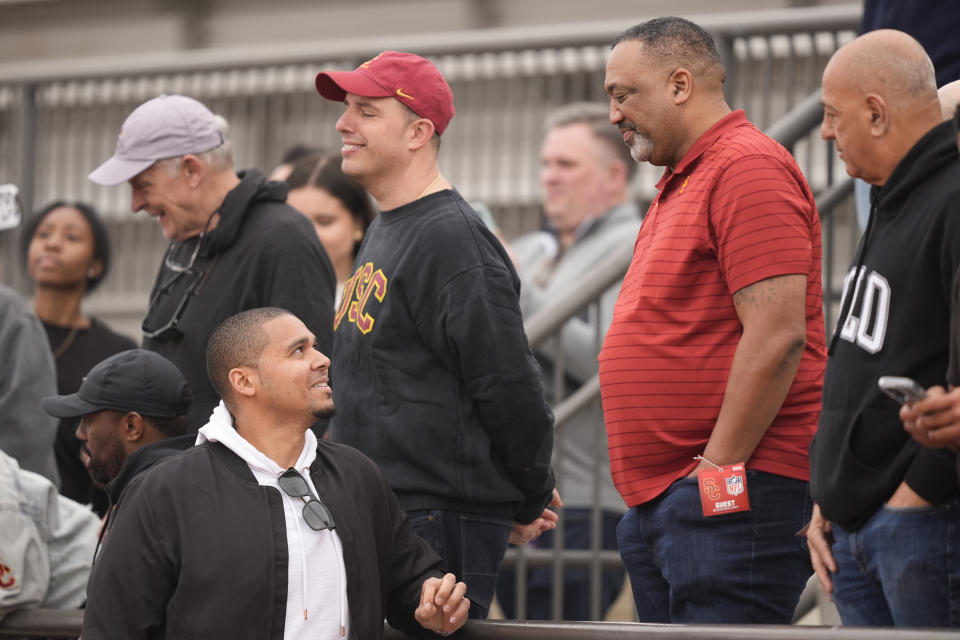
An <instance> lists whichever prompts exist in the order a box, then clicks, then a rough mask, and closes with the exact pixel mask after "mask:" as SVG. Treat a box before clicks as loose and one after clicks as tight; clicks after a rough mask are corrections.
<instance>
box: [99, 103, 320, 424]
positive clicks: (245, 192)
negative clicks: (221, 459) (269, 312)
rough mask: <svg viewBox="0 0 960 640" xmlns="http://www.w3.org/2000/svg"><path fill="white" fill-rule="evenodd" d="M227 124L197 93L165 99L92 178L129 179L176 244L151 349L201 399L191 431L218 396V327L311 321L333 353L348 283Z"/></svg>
mask: <svg viewBox="0 0 960 640" xmlns="http://www.w3.org/2000/svg"><path fill="white" fill-rule="evenodd" d="M225 131H226V123H225V122H224V121H223V119H222V118H219V117H218V116H215V115H214V114H213V113H211V112H210V110H209V109H207V107H205V106H204V105H203V104H202V103H200V102H198V101H197V100H194V99H193V98H188V97H186V96H176V95H172V96H168V95H162V96H159V97H157V98H154V99H152V100H149V101H147V102H145V103H143V104H142V105H140V106H139V107H137V108H136V109H135V110H134V111H133V112H132V113H131V114H130V115H129V116H128V117H127V119H126V121H124V123H123V127H122V128H121V130H120V135H119V136H118V138H117V147H116V151H115V152H114V154H113V156H112V157H111V158H109V159H108V160H107V161H106V162H104V163H103V164H102V165H101V166H100V167H98V168H97V169H96V170H94V171H93V172H92V173H91V174H90V179H91V180H93V181H94V182H96V183H98V184H102V185H116V184H120V183H121V182H129V183H130V186H131V188H132V190H133V192H132V201H131V209H132V210H133V211H134V212H136V211H145V212H147V214H148V215H150V217H152V218H154V219H156V220H157V222H158V223H159V224H160V226H161V227H162V228H163V233H164V235H165V236H166V237H167V238H169V239H170V241H171V242H170V246H169V247H168V248H167V253H166V255H165V256H164V259H163V263H162V265H161V266H160V271H159V273H158V274H157V279H156V281H155V283H154V286H153V290H152V291H151V293H150V306H149V308H148V309H147V314H146V317H145V318H144V321H143V326H142V330H143V346H144V348H146V349H149V350H151V351H156V352H157V353H160V354H162V355H164V356H166V357H167V358H168V359H170V361H172V362H173V363H174V364H176V365H177V366H178V367H179V368H180V370H181V371H182V372H183V374H184V376H186V379H187V381H188V382H189V383H190V388H191V389H192V391H193V394H194V400H193V405H192V406H191V409H190V412H189V414H188V416H187V431H188V432H196V430H197V429H198V428H199V427H200V426H201V425H202V424H204V423H205V422H206V421H207V418H208V417H209V415H210V412H211V411H212V409H213V407H214V406H215V405H216V404H217V402H218V397H217V394H216V391H215V390H214V388H213V386H212V385H211V384H210V381H209V379H208V378H207V375H206V371H205V369H204V362H203V354H204V350H205V347H206V343H207V339H208V338H209V336H210V333H211V332H212V331H213V329H214V327H216V326H217V325H218V324H220V323H221V322H222V321H223V320H225V319H226V318H228V317H230V316H232V315H234V314H236V313H238V312H240V311H243V310H245V309H251V308H255V307H265V306H276V307H282V308H285V309H288V310H290V311H291V312H293V313H295V314H296V315H297V316H298V317H300V318H303V320H304V322H305V323H306V324H307V326H308V327H309V328H310V330H311V331H312V332H313V333H314V334H316V336H317V341H318V345H319V347H320V348H321V349H322V350H325V351H327V352H328V353H329V351H330V349H331V346H332V340H333V336H332V329H331V327H332V325H333V292H334V285H335V282H336V278H335V276H334V273H333V267H332V266H331V264H330V260H329V258H328V257H327V254H326V252H325V251H324V250H323V247H322V246H321V244H320V241H319V240H318V239H317V236H316V234H315V233H314V232H313V229H312V227H311V226H310V223H309V221H308V220H307V219H306V218H304V217H303V216H302V215H301V214H299V213H298V212H297V211H296V210H295V209H293V208H292V207H290V206H289V205H287V204H286V197H287V188H286V186H285V185H282V184H280V183H273V182H267V181H266V179H265V178H264V177H263V175H261V174H260V173H259V172H257V171H256V170H248V171H242V172H240V173H237V172H235V171H234V167H233V157H232V151H231V145H230V142H229V140H228V139H227V137H226V135H225Z"/></svg>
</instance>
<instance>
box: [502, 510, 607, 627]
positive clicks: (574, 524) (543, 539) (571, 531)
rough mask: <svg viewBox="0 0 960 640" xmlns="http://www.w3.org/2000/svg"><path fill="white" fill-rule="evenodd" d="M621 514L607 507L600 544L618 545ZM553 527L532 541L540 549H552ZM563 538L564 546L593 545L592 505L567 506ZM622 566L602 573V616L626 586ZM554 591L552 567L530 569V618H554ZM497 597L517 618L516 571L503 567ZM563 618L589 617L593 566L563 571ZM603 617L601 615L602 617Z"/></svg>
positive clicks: (528, 596)
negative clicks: (586, 506)
mask: <svg viewBox="0 0 960 640" xmlns="http://www.w3.org/2000/svg"><path fill="white" fill-rule="evenodd" d="M619 521H620V514H619V513H614V512H612V511H604V512H602V514H601V517H600V522H601V525H602V529H601V536H600V548H601V549H609V550H612V551H615V550H616V549H617V523H618V522H619ZM554 533H555V532H554V531H547V532H545V533H543V534H542V535H541V536H540V537H539V538H537V539H536V540H534V541H533V542H531V543H530V545H531V546H535V547H536V548H538V549H552V548H553V538H554ZM563 541H564V548H565V549H589V548H590V509H583V508H572V507H567V508H565V509H564V510H563ZM623 575H624V571H623V569H616V570H608V571H603V572H601V573H600V589H601V591H600V613H601V616H602V615H603V612H605V611H606V610H607V609H608V608H610V605H611V604H613V601H614V600H615V599H616V598H617V595H619V594H620V590H621V589H622V588H623ZM552 594H553V569H548V568H540V569H528V570H527V615H526V619H527V620H551V619H553V612H552V611H551V596H552ZM497 601H498V602H499V603H500V606H501V607H503V614H504V615H505V616H506V617H507V618H510V619H513V618H516V615H517V608H516V572H514V571H513V570H510V571H504V572H502V573H501V574H500V580H499V582H498V585H497ZM562 619H563V620H590V619H591V618H590V570H589V569H565V570H564V572H563V616H562ZM601 619H602V618H601Z"/></svg>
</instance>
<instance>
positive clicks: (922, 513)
mask: <svg viewBox="0 0 960 640" xmlns="http://www.w3.org/2000/svg"><path fill="white" fill-rule="evenodd" d="M833 533H834V537H835V538H836V542H835V543H834V544H833V547H832V551H833V556H834V558H835V559H836V561H837V572H836V573H835V574H833V599H834V602H836V604H837V610H838V611H839V612H840V618H841V619H842V620H843V624H845V625H856V626H873V625H878V626H893V625H897V626H906V627H957V626H960V549H958V546H960V500H954V501H952V502H949V503H947V504H943V505H937V506H932V507H917V508H909V509H900V508H897V509H894V508H890V507H886V506H885V507H882V508H881V509H880V510H878V511H877V512H876V513H875V514H873V516H872V517H871V518H870V520H868V521H867V523H866V524H865V525H864V526H863V528H862V529H860V530H859V531H857V532H856V533H847V532H846V531H844V530H843V529H842V528H840V527H838V526H834V527H833Z"/></svg>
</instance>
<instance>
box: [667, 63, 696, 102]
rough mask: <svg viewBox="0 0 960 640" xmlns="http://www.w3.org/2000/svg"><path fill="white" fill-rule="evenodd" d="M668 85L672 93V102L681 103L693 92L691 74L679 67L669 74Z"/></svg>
mask: <svg viewBox="0 0 960 640" xmlns="http://www.w3.org/2000/svg"><path fill="white" fill-rule="evenodd" d="M669 86H670V90H671V93H672V94H673V95H672V97H673V103H674V104H683V103H684V102H686V101H687V100H689V99H690V95H691V93H692V92H693V76H692V75H690V72H689V71H687V70H686V69H684V68H683V67H680V68H679V69H677V70H676V71H674V72H673V73H672V74H670V80H669Z"/></svg>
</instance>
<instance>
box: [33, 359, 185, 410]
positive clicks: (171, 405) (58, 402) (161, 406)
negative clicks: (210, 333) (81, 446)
mask: <svg viewBox="0 0 960 640" xmlns="http://www.w3.org/2000/svg"><path fill="white" fill-rule="evenodd" d="M189 408H190V387H189V386H188V385H187V380H186V378H184V377H183V374H182V373H180V370H179V369H177V367H176V365H174V364H173V363H172V362H170V361H169V360H167V359H166V358H164V357H163V356H161V355H160V354H158V353H154V352H153V351H147V350H146V349H130V350H129V351H121V352H120V353H117V354H115V355H112V356H110V357H109V358H107V359H106V360H104V361H103V362H101V363H100V364H98V365H97V366H95V367H94V368H93V369H91V370H90V373H88V374H87V375H86V377H84V379H83V382H82V383H81V384H80V390H79V391H77V392H76V393H71V394H70V395H66V396H50V397H47V398H44V399H43V409H44V411H46V412H47V413H49V414H50V415H52V416H54V417H57V418H79V417H80V416H85V415H87V414H89V413H96V412H97V411H103V410H104V409H111V410H113V411H136V412H137V413H139V414H141V415H144V416H148V417H150V418H176V417H178V416H182V415H184V414H186V413H187V410H188V409H189Z"/></svg>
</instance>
